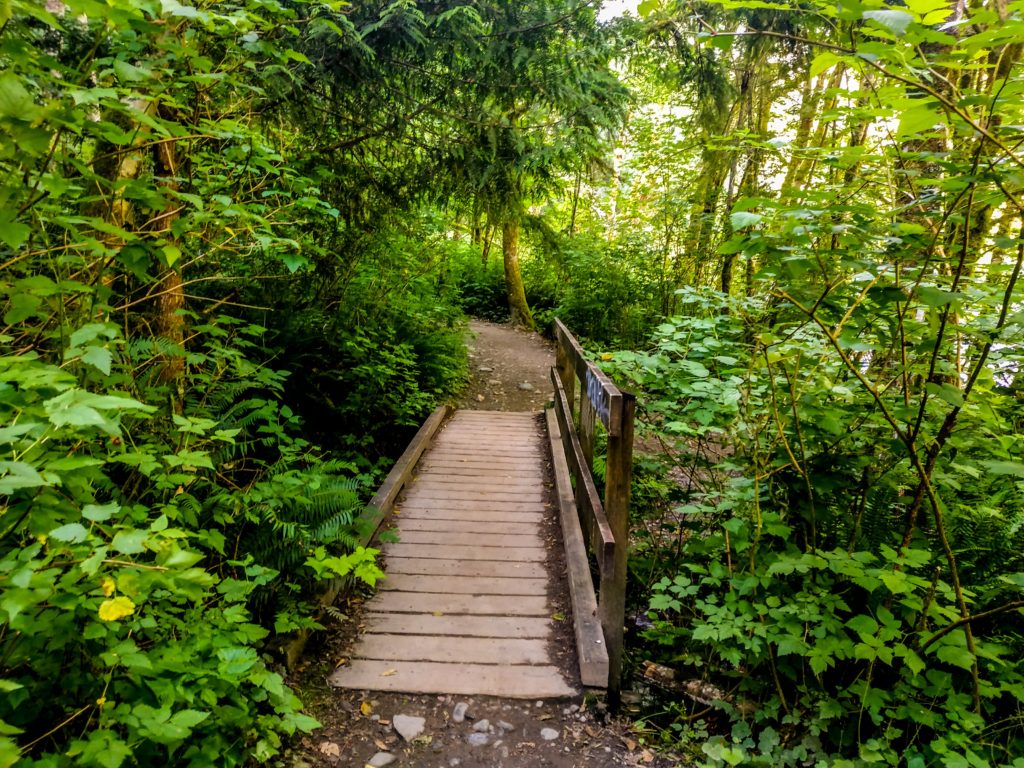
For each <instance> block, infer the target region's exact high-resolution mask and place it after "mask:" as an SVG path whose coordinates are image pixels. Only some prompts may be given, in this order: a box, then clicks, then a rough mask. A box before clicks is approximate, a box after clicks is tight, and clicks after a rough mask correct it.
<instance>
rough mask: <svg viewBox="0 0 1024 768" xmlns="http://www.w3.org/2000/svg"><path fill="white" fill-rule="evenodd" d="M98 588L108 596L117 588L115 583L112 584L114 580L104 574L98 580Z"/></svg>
mask: <svg viewBox="0 0 1024 768" xmlns="http://www.w3.org/2000/svg"><path fill="white" fill-rule="evenodd" d="M100 589H102V590H103V594H104V595H105V596H106V597H110V596H111V595H112V594H114V590H116V589H117V585H116V584H114V580H113V579H112V578H110V577H109V576H104V577H103V579H102V580H101V581H100Z"/></svg>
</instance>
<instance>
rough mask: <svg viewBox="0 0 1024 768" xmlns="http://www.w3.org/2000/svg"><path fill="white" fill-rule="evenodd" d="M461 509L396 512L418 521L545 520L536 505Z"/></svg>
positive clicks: (423, 507)
mask: <svg viewBox="0 0 1024 768" xmlns="http://www.w3.org/2000/svg"><path fill="white" fill-rule="evenodd" d="M463 505H464V506H462V507H460V508H457V509H456V508H449V509H446V508H441V507H438V506H437V505H436V504H419V505H416V504H412V505H410V506H408V507H405V506H403V507H402V509H401V511H399V510H396V511H395V514H396V515H399V514H400V515H402V518H403V519H408V520H411V519H416V520H424V519H426V520H464V521H467V522H494V523H530V524H533V525H540V523H541V521H542V520H543V519H544V511H543V509H544V508H543V507H542V506H538V505H535V504H517V505H511V504H510V505H506V506H509V507H513V509H505V510H496V509H493V505H492V508H489V509H482V508H481V507H480V505H479V504H474V503H472V502H463Z"/></svg>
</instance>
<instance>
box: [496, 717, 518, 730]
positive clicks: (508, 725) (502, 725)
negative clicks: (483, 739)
mask: <svg viewBox="0 0 1024 768" xmlns="http://www.w3.org/2000/svg"><path fill="white" fill-rule="evenodd" d="M495 725H497V726H498V727H499V728H501V730H503V731H514V730H515V729H516V727H515V726H514V725H512V723H510V722H508V721H507V720H499V721H498V722H497V723H495Z"/></svg>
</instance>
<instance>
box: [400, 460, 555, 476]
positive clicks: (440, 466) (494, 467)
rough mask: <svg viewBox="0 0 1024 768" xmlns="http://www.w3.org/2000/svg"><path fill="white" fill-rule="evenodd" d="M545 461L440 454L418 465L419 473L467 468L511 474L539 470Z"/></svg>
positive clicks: (469, 469)
mask: <svg viewBox="0 0 1024 768" xmlns="http://www.w3.org/2000/svg"><path fill="white" fill-rule="evenodd" d="M544 458H545V461H540V462H539V461H537V460H536V459H524V460H519V459H501V460H497V459H487V458H484V457H481V456H441V455H438V456H436V457H435V458H432V459H426V460H424V461H422V462H420V465H419V467H418V470H417V471H418V473H419V474H420V475H423V474H439V473H444V472H448V471H452V470H465V471H467V472H471V471H479V470H484V471H491V472H498V473H503V474H510V475H513V476H515V475H524V474H526V473H528V472H529V473H533V472H536V471H537V468H538V466H543V465H544V464H546V463H547V461H546V459H547V457H546V456H545V457H544Z"/></svg>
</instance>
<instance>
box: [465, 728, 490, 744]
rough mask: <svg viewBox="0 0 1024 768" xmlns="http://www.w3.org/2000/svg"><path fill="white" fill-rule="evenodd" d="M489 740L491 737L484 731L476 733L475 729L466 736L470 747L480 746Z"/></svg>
mask: <svg viewBox="0 0 1024 768" xmlns="http://www.w3.org/2000/svg"><path fill="white" fill-rule="evenodd" d="M490 740H491V737H490V736H488V735H487V734H486V733H476V732H475V731H474V732H473V733H471V734H469V736H467V737H466V743H467V744H469V746H471V747H482V746H484V745H485V744H486V743H487V742H488V741H490Z"/></svg>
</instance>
